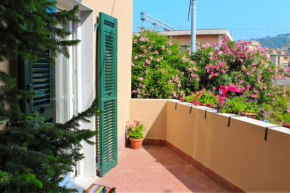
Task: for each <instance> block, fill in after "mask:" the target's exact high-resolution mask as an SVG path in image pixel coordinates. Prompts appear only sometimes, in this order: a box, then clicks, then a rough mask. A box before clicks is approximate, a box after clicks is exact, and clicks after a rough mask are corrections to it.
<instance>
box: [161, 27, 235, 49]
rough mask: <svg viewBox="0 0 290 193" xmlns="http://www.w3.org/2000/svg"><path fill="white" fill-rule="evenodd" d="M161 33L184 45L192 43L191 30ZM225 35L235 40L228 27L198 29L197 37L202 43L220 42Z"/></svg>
mask: <svg viewBox="0 0 290 193" xmlns="http://www.w3.org/2000/svg"><path fill="white" fill-rule="evenodd" d="M159 34H161V35H166V36H168V37H170V38H171V39H173V40H176V41H179V42H181V44H182V45H183V46H190V45H191V30H176V31H161V32H159ZM225 35H227V36H228V37H229V38H230V40H233V37H232V35H231V34H230V33H229V31H228V30H227V29H198V30H196V39H197V41H199V42H201V43H209V44H214V43H220V42H221V41H222V39H223V36H225Z"/></svg>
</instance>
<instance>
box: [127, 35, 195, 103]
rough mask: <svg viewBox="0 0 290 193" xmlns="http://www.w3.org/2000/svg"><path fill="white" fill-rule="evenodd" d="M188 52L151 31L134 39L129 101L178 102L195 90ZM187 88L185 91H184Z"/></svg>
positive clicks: (193, 70)
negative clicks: (133, 99)
mask: <svg viewBox="0 0 290 193" xmlns="http://www.w3.org/2000/svg"><path fill="white" fill-rule="evenodd" d="M195 71H197V68H196V67H195V66H194V62H193V61H191V60H190V56H189V52H188V51H183V50H181V48H180V46H179V45H178V44H176V43H173V42H171V41H170V39H169V38H168V37H167V36H161V35H159V34H158V33H157V32H153V31H150V30H144V31H141V32H140V33H139V34H138V35H134V37H133V55H132V97H133V98H179V96H183V95H184V94H185V92H186V91H188V92H189V91H191V90H195V89H196V88H198V80H199V78H198V76H197V75H196V74H195ZM185 86H186V88H185Z"/></svg>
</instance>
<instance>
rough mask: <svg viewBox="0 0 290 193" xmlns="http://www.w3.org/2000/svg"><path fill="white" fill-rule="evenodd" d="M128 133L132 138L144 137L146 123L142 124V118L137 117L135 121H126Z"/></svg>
mask: <svg viewBox="0 0 290 193" xmlns="http://www.w3.org/2000/svg"><path fill="white" fill-rule="evenodd" d="M126 129H127V130H126V134H127V136H128V137H130V138H134V139H142V138H143V131H145V129H144V125H143V124H142V120H141V119H135V120H134V121H128V122H127V123H126Z"/></svg>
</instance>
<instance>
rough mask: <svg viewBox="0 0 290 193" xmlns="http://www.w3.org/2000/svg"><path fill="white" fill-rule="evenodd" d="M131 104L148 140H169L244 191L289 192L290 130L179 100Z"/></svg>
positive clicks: (133, 116)
mask: <svg viewBox="0 0 290 193" xmlns="http://www.w3.org/2000/svg"><path fill="white" fill-rule="evenodd" d="M130 108H131V115H130V118H131V119H134V118H141V119H143V122H144V124H145V127H146V133H145V135H146V137H145V138H146V139H147V140H153V139H155V140H156V139H158V140H165V141H166V142H168V144H170V146H174V148H175V149H176V148H177V149H178V151H180V152H183V153H184V154H185V155H186V156H184V157H185V158H186V160H187V159H188V160H194V161H195V162H196V163H195V164H197V163H198V164H199V165H201V166H202V168H206V170H210V171H211V172H209V173H206V174H207V175H209V177H212V176H210V174H211V173H212V174H215V175H218V176H219V177H221V178H223V179H225V180H224V181H228V182H230V183H231V184H232V185H233V186H235V187H238V188H239V189H241V190H243V191H245V192H290V187H289V186H290V167H289V165H290V130H289V129H287V128H284V127H280V126H277V125H273V124H269V123H265V122H262V121H259V120H254V119H249V118H246V117H240V116H235V115H231V114H218V113H216V110H214V109H211V108H207V107H201V106H192V104H189V103H184V102H180V101H178V100H158V99H156V100H155V99H132V100H131V107H130ZM183 153H182V154H183ZM191 158H192V159H191ZM202 168H201V169H202ZM214 180H215V179H214ZM221 185H222V184H221ZM225 186H226V185H224V187H225ZM225 188H227V187H225Z"/></svg>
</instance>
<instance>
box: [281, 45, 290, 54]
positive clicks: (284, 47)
mask: <svg viewBox="0 0 290 193" xmlns="http://www.w3.org/2000/svg"><path fill="white" fill-rule="evenodd" d="M281 50H282V51H284V53H285V54H290V52H289V50H290V47H289V46H282V47H281Z"/></svg>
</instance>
